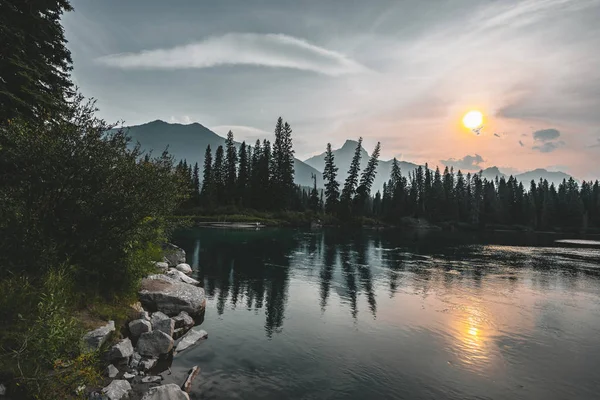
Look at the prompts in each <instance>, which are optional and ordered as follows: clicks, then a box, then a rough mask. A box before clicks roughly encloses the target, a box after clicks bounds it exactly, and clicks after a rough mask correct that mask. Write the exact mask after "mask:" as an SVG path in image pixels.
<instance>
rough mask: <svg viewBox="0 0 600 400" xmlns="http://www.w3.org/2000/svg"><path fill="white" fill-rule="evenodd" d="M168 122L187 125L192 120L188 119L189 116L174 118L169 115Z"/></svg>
mask: <svg viewBox="0 0 600 400" xmlns="http://www.w3.org/2000/svg"><path fill="white" fill-rule="evenodd" d="M169 122H170V123H172V124H184V125H188V124H191V123H192V119H191V118H190V116H189V115H182V116H181V117H176V116H174V115H171V116H170V117H169Z"/></svg>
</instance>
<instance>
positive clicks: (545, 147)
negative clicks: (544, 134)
mask: <svg viewBox="0 0 600 400" xmlns="http://www.w3.org/2000/svg"><path fill="white" fill-rule="evenodd" d="M564 145H565V142H563V141H557V142H545V143H544V144H541V145H539V146H533V147H532V149H533V150H538V151H539V152H541V153H551V152H553V151H554V150H556V149H558V148H559V147H562V146H564Z"/></svg>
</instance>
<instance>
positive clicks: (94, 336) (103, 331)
mask: <svg viewBox="0 0 600 400" xmlns="http://www.w3.org/2000/svg"><path fill="white" fill-rule="evenodd" d="M114 330H115V321H108V324H106V325H104V326H101V327H100V328H98V329H94V330H93V331H90V332H88V333H86V334H85V335H84V336H83V343H84V346H85V348H86V350H87V351H95V350H98V349H99V348H100V347H102V345H103V344H104V342H106V339H108V336H109V335H110V334H111V333H112V332H114Z"/></svg>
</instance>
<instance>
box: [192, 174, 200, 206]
mask: <svg viewBox="0 0 600 400" xmlns="http://www.w3.org/2000/svg"><path fill="white" fill-rule="evenodd" d="M193 184H194V197H193V201H194V205H196V206H197V205H199V203H200V168H198V163H195V164H194V172H193Z"/></svg>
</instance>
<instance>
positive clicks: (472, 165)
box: [440, 154, 485, 170]
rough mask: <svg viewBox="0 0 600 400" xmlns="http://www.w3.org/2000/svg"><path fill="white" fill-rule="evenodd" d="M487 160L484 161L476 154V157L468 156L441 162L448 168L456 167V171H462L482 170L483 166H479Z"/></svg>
mask: <svg viewBox="0 0 600 400" xmlns="http://www.w3.org/2000/svg"><path fill="white" fill-rule="evenodd" d="M484 161H485V160H484V159H483V157H481V156H480V155H479V154H475V155H472V156H470V155H466V156H464V157H463V158H459V159H456V158H450V159H448V160H440V162H441V163H442V164H444V165H445V166H447V167H454V168H456V169H461V170H480V169H481V166H480V165H479V164H481V163H482V162H484Z"/></svg>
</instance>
